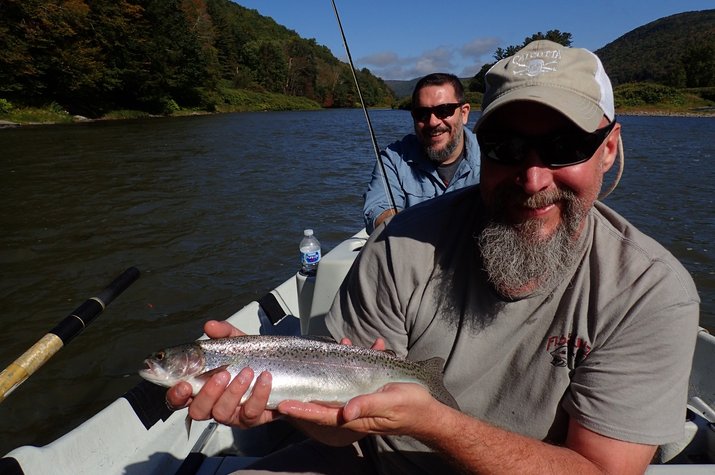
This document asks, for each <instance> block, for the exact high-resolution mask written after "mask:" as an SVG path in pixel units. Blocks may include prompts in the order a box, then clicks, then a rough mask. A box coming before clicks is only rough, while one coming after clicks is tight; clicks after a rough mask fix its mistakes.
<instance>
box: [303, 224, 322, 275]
mask: <svg viewBox="0 0 715 475" xmlns="http://www.w3.org/2000/svg"><path fill="white" fill-rule="evenodd" d="M319 262H320V242H318V240H317V239H316V237H315V236H313V230H312V229H306V230H305V231H303V239H302V240H301V241H300V273H301V274H303V275H315V273H316V272H317V270H318V263H319Z"/></svg>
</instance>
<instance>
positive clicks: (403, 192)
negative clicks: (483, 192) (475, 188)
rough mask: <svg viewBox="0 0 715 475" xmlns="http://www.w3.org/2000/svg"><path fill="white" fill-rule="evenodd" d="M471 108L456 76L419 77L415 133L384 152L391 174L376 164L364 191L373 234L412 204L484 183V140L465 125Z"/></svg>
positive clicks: (367, 223)
mask: <svg viewBox="0 0 715 475" xmlns="http://www.w3.org/2000/svg"><path fill="white" fill-rule="evenodd" d="M469 109H470V106H469V103H468V102H465V100H464V88H463V86H462V83H461V82H460V81H459V78H457V77H456V76H454V75H452V74H446V73H433V74H429V75H427V76H425V77H423V78H422V79H420V80H419V81H418V82H417V84H416V85H415V90H414V92H413V93H412V119H413V121H414V126H415V133H414V134H409V135H406V136H405V137H403V138H402V140H399V141H397V142H394V143H392V144H390V145H389V146H388V147H387V148H386V149H385V150H383V151H382V152H381V158H382V161H383V163H384V166H385V173H386V175H387V177H386V179H383V176H382V169H381V167H380V164H379V163H376V164H375V168H374V170H373V172H372V178H371V180H370V183H369V185H368V187H367V191H366V192H365V194H364V195H363V197H364V198H365V203H364V206H363V217H364V219H365V228H366V229H367V232H368V233H371V232H372V231H373V230H374V229H375V228H376V227H377V226H379V225H380V224H381V223H382V222H383V221H385V220H386V219H387V218H389V217H390V216H393V215H395V214H397V212H399V211H401V210H403V209H405V208H407V207H410V206H412V205H415V204H417V203H420V202H422V201H426V200H428V199H430V198H434V197H435V196H439V195H441V194H443V193H446V192H448V191H453V190H456V189H459V188H464V187H465V186H469V185H474V184H476V183H479V145H478V144H477V139H476V137H475V135H474V133H473V132H472V131H470V130H468V129H466V128H465V127H464V126H465V125H466V124H467V121H468V120H469ZM385 183H387V184H388V185H389V187H390V190H391V191H392V196H393V197H394V200H395V202H394V203H391V201H390V198H389V196H388V193H387V190H386V185H385Z"/></svg>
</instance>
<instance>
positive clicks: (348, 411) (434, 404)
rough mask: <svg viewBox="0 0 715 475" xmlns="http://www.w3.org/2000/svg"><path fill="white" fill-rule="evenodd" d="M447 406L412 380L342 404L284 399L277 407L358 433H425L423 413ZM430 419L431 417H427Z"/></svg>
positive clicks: (280, 409)
mask: <svg viewBox="0 0 715 475" xmlns="http://www.w3.org/2000/svg"><path fill="white" fill-rule="evenodd" d="M443 409H447V410H450V409H449V408H448V407H447V406H445V405H444V404H441V403H440V402H438V401H437V400H436V399H434V398H433V397H432V396H431V395H430V393H429V392H428V391H427V390H426V389H425V388H424V387H423V386H421V385H419V384H415V383H390V384H386V385H385V386H383V387H382V388H380V389H379V390H377V391H376V392H374V393H372V394H365V395H361V396H357V397H354V398H353V399H351V400H350V401H348V402H347V404H345V406H343V407H331V406H325V405H322V404H319V403H303V402H299V401H284V402H281V403H280V404H279V405H278V411H279V412H280V413H281V414H283V415H285V416H288V417H292V418H295V419H298V420H302V421H306V422H311V423H313V424H318V425H321V426H329V427H340V428H343V429H349V430H350V431H353V432H358V433H362V434H380V435H411V436H415V437H417V436H420V435H427V433H428V431H429V424H428V423H427V422H426V419H425V418H424V417H423V414H435V413H436V411H438V410H443ZM430 420H432V418H430Z"/></svg>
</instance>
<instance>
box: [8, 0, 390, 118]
mask: <svg viewBox="0 0 715 475" xmlns="http://www.w3.org/2000/svg"><path fill="white" fill-rule="evenodd" d="M356 73H357V75H358V80H359V82H360V87H361V92H362V94H363V98H364V99H365V101H366V103H367V104H368V105H370V106H376V105H391V104H392V102H393V101H394V96H393V94H392V92H391V91H390V89H389V88H388V87H387V86H386V85H385V83H384V82H383V81H382V80H381V79H380V78H377V77H375V76H374V75H372V74H371V73H370V71H369V70H367V69H363V70H360V71H357V72H356ZM235 89H247V90H252V91H260V92H268V93H278V94H283V95H287V96H296V97H304V98H307V99H310V100H312V101H315V102H316V103H317V104H319V105H320V106H323V107H353V106H355V104H356V103H357V102H358V96H357V92H356V90H355V86H354V84H353V79H352V73H351V71H350V66H349V65H347V64H345V63H343V62H341V61H339V60H338V59H337V58H335V57H334V56H333V55H332V53H331V52H330V50H328V48H326V47H324V46H320V45H318V44H316V42H315V40H314V39H303V38H301V37H300V36H299V35H298V34H297V33H296V32H294V31H292V30H288V29H286V28H285V27H283V26H281V25H278V24H277V23H275V22H274V21H273V20H272V19H270V18H267V17H263V16H261V15H260V14H258V12H257V11H255V10H250V9H246V8H244V7H242V6H240V5H238V4H236V3H233V2H231V1H229V0H54V1H48V0H3V1H2V2H0V99H5V100H6V101H11V102H12V103H15V104H23V105H29V106H42V105H46V104H48V103H54V104H58V105H59V106H61V107H63V108H64V109H66V110H67V111H69V112H70V113H73V114H82V115H86V116H90V117H96V116H100V115H102V114H103V113H105V112H107V111H110V110H118V109H136V110H143V111H148V112H151V113H170V112H172V111H174V110H177V109H179V108H198V109H204V110H217V109H220V108H221V105H222V104H223V103H225V102H226V101H228V99H227V98H228V97H230V96H231V91H232V90H235Z"/></svg>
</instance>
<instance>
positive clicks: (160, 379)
mask: <svg viewBox="0 0 715 475" xmlns="http://www.w3.org/2000/svg"><path fill="white" fill-rule="evenodd" d="M144 365H145V367H144V368H143V369H141V370H139V376H141V377H142V378H144V379H146V380H147V381H151V382H152V383H154V384H158V385H160V386H165V387H171V386H173V385H175V384H176V383H178V382H179V381H188V380H190V379H192V378H194V377H195V376H197V375H199V374H201V373H203V372H204V371H205V366H206V358H205V355H204V352H203V350H202V349H201V348H200V347H199V346H198V345H195V344H191V345H181V346H175V347H172V348H166V349H163V350H160V351H157V352H156V353H154V354H152V355H151V356H149V357H148V358H146V359H145V360H144Z"/></svg>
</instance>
